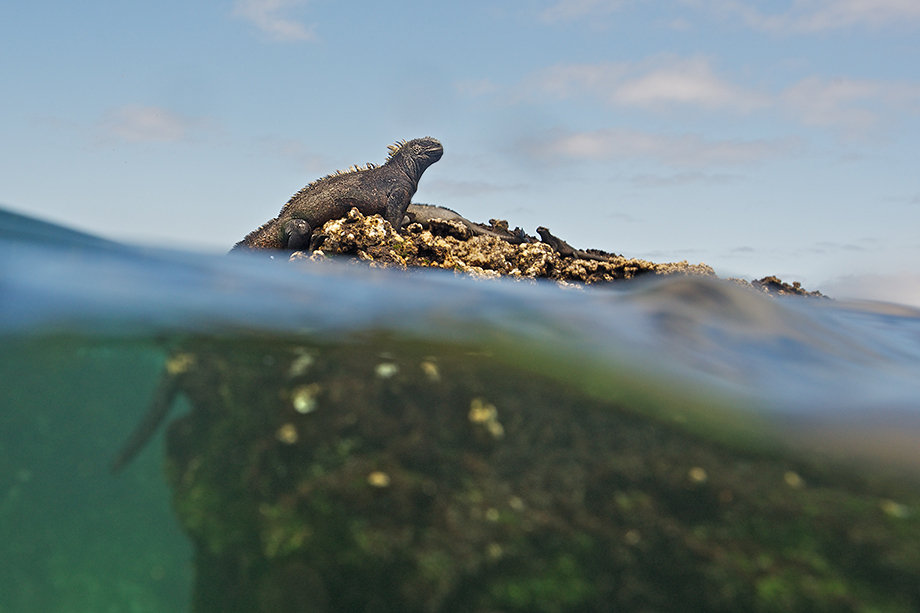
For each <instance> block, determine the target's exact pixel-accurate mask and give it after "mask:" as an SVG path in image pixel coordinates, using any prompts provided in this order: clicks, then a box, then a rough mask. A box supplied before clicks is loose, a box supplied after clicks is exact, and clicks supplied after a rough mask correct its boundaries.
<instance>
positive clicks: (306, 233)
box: [281, 218, 313, 251]
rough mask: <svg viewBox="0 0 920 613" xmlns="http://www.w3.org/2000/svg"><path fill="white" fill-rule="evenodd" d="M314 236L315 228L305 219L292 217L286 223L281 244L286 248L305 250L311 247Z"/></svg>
mask: <svg viewBox="0 0 920 613" xmlns="http://www.w3.org/2000/svg"><path fill="white" fill-rule="evenodd" d="M312 236H313V228H311V227H310V224H309V223H307V220H305V219H299V218H295V219H290V220H288V221H286V222H285V223H284V226H283V230H282V235H281V244H282V245H284V248H285V249H290V250H292V251H303V250H305V249H308V248H309V247H310V239H311V237H312Z"/></svg>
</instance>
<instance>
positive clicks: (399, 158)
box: [387, 136, 444, 180]
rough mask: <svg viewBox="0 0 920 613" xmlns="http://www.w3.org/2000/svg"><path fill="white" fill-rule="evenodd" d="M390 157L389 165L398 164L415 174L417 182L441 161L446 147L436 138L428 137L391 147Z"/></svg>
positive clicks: (388, 159)
mask: <svg viewBox="0 0 920 613" xmlns="http://www.w3.org/2000/svg"><path fill="white" fill-rule="evenodd" d="M389 149H390V157H389V158H387V164H398V165H400V166H402V167H403V168H405V169H406V170H407V171H408V172H410V174H413V175H414V176H415V178H416V180H417V179H418V178H419V177H421V176H422V173H423V172H425V169H426V168H428V167H429V166H431V165H432V164H434V163H435V162H437V161H438V160H440V159H441V156H442V155H444V147H443V146H442V145H441V143H440V142H438V140H437V139H436V138H431V137H430V136H426V137H425V138H415V139H412V140H410V141H402V142H399V143H396V144H394V145H390V147H389Z"/></svg>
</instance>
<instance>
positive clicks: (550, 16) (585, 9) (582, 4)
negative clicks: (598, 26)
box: [540, 0, 623, 23]
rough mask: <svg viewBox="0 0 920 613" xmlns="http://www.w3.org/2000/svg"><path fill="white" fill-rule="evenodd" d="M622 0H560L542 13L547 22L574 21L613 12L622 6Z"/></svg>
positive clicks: (542, 17)
mask: <svg viewBox="0 0 920 613" xmlns="http://www.w3.org/2000/svg"><path fill="white" fill-rule="evenodd" d="M622 4H623V3H622V2H621V1H620V0H560V1H559V2H557V3H556V4H554V5H553V6H551V7H549V8H548V9H545V10H544V11H542V12H541V13H540V19H541V20H543V21H545V22H547V23H558V22H560V21H574V20H576V19H581V18H582V17H588V16H589V15H595V16H596V15H600V14H607V13H612V12H614V11H616V10H618V9H619V8H620V7H621V6H622Z"/></svg>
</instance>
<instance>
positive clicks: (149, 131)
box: [99, 104, 207, 143]
mask: <svg viewBox="0 0 920 613" xmlns="http://www.w3.org/2000/svg"><path fill="white" fill-rule="evenodd" d="M206 124H207V121H206V120H204V119H201V118H193V117H186V116H184V115H180V114H179V113H176V112H174V111H170V110H169V109H165V108H163V107H158V106H140V105H133V104H129V105H125V106H122V107H119V108H116V109H111V110H109V111H107V112H106V113H105V114H104V115H103V117H102V120H101V121H100V123H99V128H100V130H101V132H102V137H103V139H111V138H115V139H118V140H123V141H127V142H129V143H140V142H174V141H180V140H185V139H187V138H188V137H189V136H190V133H191V132H192V131H193V130H196V129H199V128H203V127H206Z"/></svg>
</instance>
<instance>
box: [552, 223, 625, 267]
mask: <svg viewBox="0 0 920 613" xmlns="http://www.w3.org/2000/svg"><path fill="white" fill-rule="evenodd" d="M537 234H539V235H540V239H541V240H542V241H543V242H544V243H546V244H547V245H549V246H550V247H552V248H553V249H555V250H556V252H557V253H558V254H559V255H561V256H562V257H564V258H567V257H574V258H579V259H582V260H597V261H598V262H612V261H614V258H613V257H610V256H606V255H600V254H597V253H588V252H587V251H582V250H581V249H576V248H575V247H573V246H572V245H570V244H568V243H567V242H565V241H564V240H562V239H561V238H559V237H558V236H554V235H553V234H551V233H550V231H549V228H546V227H544V226H540V227H539V228H537Z"/></svg>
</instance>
